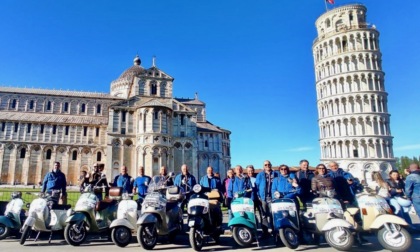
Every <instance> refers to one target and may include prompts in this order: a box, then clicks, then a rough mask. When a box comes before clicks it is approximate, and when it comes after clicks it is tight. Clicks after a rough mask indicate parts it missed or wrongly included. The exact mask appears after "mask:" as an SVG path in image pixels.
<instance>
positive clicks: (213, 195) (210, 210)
mask: <svg viewBox="0 0 420 252" xmlns="http://www.w3.org/2000/svg"><path fill="white" fill-rule="evenodd" d="M192 191H193V194H192V195H191V197H190V200H189V202H188V207H187V209H188V226H189V228H190V233H189V240H190V245H191V247H192V248H193V249H194V250H195V251H200V250H201V249H202V248H203V245H204V240H205V238H206V237H212V238H213V240H214V241H215V242H216V243H219V238H220V235H221V234H222V233H223V229H222V222H223V216H222V211H221V209H220V202H219V200H220V196H221V195H220V193H219V191H218V190H211V189H209V188H204V187H202V186H201V185H199V184H196V185H194V187H193V189H192Z"/></svg>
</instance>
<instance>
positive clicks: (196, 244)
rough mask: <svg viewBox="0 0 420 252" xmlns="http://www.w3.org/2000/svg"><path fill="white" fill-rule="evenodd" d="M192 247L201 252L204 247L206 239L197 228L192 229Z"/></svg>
mask: <svg viewBox="0 0 420 252" xmlns="http://www.w3.org/2000/svg"><path fill="white" fill-rule="evenodd" d="M189 238H190V245H191V247H192V248H193V249H194V250H195V251H201V249H202V248H203V245H204V239H203V237H202V236H201V234H200V232H198V230H197V229H196V228H195V227H192V228H190V234H189Z"/></svg>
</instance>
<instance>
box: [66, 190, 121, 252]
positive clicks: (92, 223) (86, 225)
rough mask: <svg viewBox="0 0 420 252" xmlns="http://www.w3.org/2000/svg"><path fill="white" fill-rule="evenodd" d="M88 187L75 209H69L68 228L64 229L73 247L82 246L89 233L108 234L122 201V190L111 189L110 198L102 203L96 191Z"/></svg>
mask: <svg viewBox="0 0 420 252" xmlns="http://www.w3.org/2000/svg"><path fill="white" fill-rule="evenodd" d="M95 189H97V188H95V187H92V186H91V185H88V186H87V187H86V188H85V193H83V194H82V195H81V196H80V198H79V200H78V201H77V203H76V206H75V207H74V210H73V209H69V211H68V216H69V217H68V218H67V219H66V223H67V226H66V228H65V229H64V238H65V240H66V242H67V243H68V244H70V245H72V246H79V245H80V244H82V243H83V242H84V241H85V239H86V237H87V235H88V233H107V235H109V225H110V224H111V222H112V221H113V220H114V219H115V216H116V212H117V207H118V206H117V205H118V204H117V203H118V200H120V199H121V195H122V188H121V187H111V188H110V190H109V198H107V199H105V200H102V201H100V200H99V199H98V197H96V195H95V193H94V190H95Z"/></svg>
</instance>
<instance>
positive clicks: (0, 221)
mask: <svg viewBox="0 0 420 252" xmlns="http://www.w3.org/2000/svg"><path fill="white" fill-rule="evenodd" d="M0 224H3V225H5V226H6V227H9V228H17V227H15V225H14V224H13V221H12V220H11V219H10V218H9V217H7V216H4V215H2V216H0Z"/></svg>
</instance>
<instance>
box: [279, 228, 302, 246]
mask: <svg viewBox="0 0 420 252" xmlns="http://www.w3.org/2000/svg"><path fill="white" fill-rule="evenodd" d="M279 236H280V239H281V241H282V242H283V244H284V245H286V247H288V248H290V249H295V248H297V247H299V239H298V236H297V234H296V232H295V230H293V229H292V228H290V227H287V228H280V230H279Z"/></svg>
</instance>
